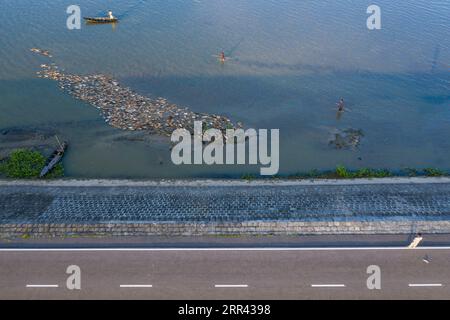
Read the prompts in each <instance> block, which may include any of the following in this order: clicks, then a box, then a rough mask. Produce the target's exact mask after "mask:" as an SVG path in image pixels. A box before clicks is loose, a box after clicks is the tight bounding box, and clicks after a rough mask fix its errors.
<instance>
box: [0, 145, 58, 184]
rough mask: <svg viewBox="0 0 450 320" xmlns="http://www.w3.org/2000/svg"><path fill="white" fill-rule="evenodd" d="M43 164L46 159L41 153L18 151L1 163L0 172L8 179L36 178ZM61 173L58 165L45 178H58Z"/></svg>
mask: <svg viewBox="0 0 450 320" xmlns="http://www.w3.org/2000/svg"><path fill="white" fill-rule="evenodd" d="M45 163H46V159H45V157H44V156H43V155H42V154H41V153H39V152H37V151H32V150H24V149H18V150H15V151H13V152H12V153H11V155H10V156H9V158H8V159H7V160H6V161H5V162H4V163H2V165H1V166H0V171H1V172H2V173H3V174H4V175H6V176H7V177H8V178H22V179H32V178H38V177H39V174H40V173H41V170H42V168H43V167H44V166H45ZM63 172H64V169H63V166H62V164H60V163H59V164H58V165H56V167H55V168H54V169H53V170H52V171H51V172H50V173H49V174H48V175H47V177H49V178H56V177H60V176H62V175H63Z"/></svg>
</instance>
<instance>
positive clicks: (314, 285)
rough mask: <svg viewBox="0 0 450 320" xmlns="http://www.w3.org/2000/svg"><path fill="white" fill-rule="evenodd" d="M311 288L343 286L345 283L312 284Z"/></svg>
mask: <svg viewBox="0 0 450 320" xmlns="http://www.w3.org/2000/svg"><path fill="white" fill-rule="evenodd" d="M311 287H313V288H345V284H312V285H311Z"/></svg>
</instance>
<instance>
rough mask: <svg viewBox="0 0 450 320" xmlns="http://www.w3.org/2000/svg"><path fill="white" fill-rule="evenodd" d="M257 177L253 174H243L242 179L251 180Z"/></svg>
mask: <svg viewBox="0 0 450 320" xmlns="http://www.w3.org/2000/svg"><path fill="white" fill-rule="evenodd" d="M256 178H257V177H256V176H255V175H253V174H244V175H242V177H241V179H243V180H247V181H251V180H255V179H256Z"/></svg>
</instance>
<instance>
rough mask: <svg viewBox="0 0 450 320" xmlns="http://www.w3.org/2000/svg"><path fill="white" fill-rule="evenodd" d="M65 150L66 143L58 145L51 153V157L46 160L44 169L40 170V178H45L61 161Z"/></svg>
mask: <svg viewBox="0 0 450 320" xmlns="http://www.w3.org/2000/svg"><path fill="white" fill-rule="evenodd" d="M66 149H67V142H63V143H62V144H60V145H59V147H58V148H57V149H56V150H55V151H54V152H53V153H52V155H51V156H50V157H49V158H48V160H47V163H46V164H45V167H44V168H43V169H42V171H41V174H40V175H39V177H40V178H43V177H44V176H46V175H47V174H48V173H49V172H50V171H51V170H52V169H53V168H54V167H55V166H56V165H57V164H58V163H59V162H60V161H61V159H62V157H63V156H64V153H65V152H66Z"/></svg>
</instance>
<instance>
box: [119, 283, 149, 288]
mask: <svg viewBox="0 0 450 320" xmlns="http://www.w3.org/2000/svg"><path fill="white" fill-rule="evenodd" d="M120 287H121V288H153V285H151V284H121V285H120Z"/></svg>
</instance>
